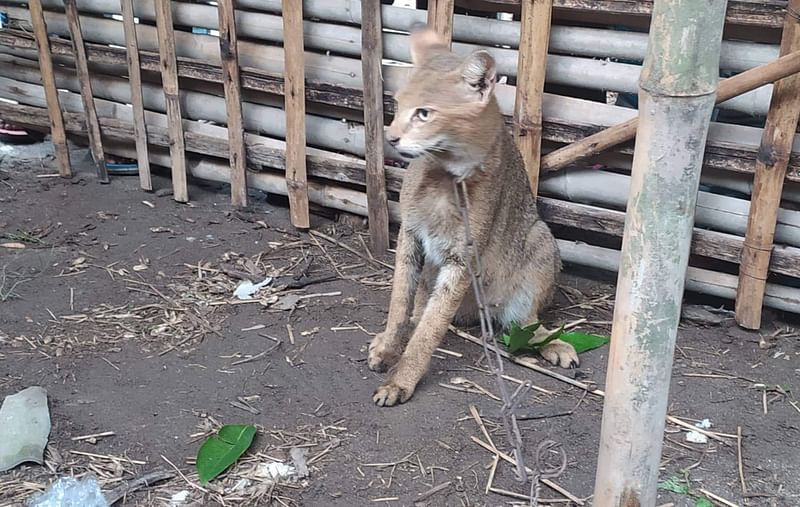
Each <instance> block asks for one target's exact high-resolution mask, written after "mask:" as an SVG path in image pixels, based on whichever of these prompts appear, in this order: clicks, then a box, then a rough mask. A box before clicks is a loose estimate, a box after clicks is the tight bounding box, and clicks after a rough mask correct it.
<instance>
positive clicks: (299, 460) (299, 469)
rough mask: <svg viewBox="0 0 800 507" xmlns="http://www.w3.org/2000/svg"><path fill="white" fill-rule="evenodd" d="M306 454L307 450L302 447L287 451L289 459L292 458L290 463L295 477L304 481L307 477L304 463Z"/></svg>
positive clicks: (306, 468) (306, 466)
mask: <svg viewBox="0 0 800 507" xmlns="http://www.w3.org/2000/svg"><path fill="white" fill-rule="evenodd" d="M306 454H308V449H305V448H303V447H292V448H291V449H290V450H289V457H291V458H292V463H294V469H295V475H297V478H298V479H304V478H306V477H308V464H307V463H306Z"/></svg>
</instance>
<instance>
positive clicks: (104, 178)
mask: <svg viewBox="0 0 800 507" xmlns="http://www.w3.org/2000/svg"><path fill="white" fill-rule="evenodd" d="M63 1H64V7H65V8H66V11H67V24H68V25H69V33H70V38H71V40H72V50H73V51H74V53H75V68H76V70H77V71H78V80H79V81H80V87H81V99H82V100H83V108H84V110H85V111H86V127H87V133H88V134H89V148H90V151H91V153H92V158H93V159H94V164H95V167H96V168H97V179H98V180H99V181H100V183H108V169H107V168H106V155H105V153H104V152H103V138H102V134H101V133H100V123H99V122H98V121H97V109H95V107H94V94H93V93H92V81H91V79H90V77H89V62H88V60H87V59H86V47H85V46H84V44H83V33H82V32H81V20H80V15H79V14H78V5H77V4H76V3H75V0H63Z"/></svg>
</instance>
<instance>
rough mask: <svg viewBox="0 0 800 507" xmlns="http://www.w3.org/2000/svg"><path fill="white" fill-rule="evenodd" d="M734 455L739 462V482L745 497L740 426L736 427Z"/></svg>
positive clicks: (745, 484)
mask: <svg viewBox="0 0 800 507" xmlns="http://www.w3.org/2000/svg"><path fill="white" fill-rule="evenodd" d="M736 457H737V460H736V461H737V462H738V464H739V482H740V483H741V486H742V496H743V497H747V483H746V482H745V480H744V461H743V460H742V427H741V426H737V427H736Z"/></svg>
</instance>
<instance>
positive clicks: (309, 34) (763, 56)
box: [11, 0, 777, 115]
mask: <svg viewBox="0 0 800 507" xmlns="http://www.w3.org/2000/svg"><path fill="white" fill-rule="evenodd" d="M17 1H19V0H17ZM55 1H56V0H47V2H48V3H51V2H55ZM58 1H60V0H58ZM359 1H360V0H359ZM110 2H112V0H102V1H99V0H98V1H96V2H92V3H91V4H84V3H81V4H79V5H80V7H81V11H82V12H83V11H90V12H100V13H104V12H109V11H110V10H111V9H112V7H110V6H109V3H110ZM152 2H153V0H144V1H142V3H141V4H139V3H137V8H136V12H137V13H141V15H142V16H143V19H148V18H153V17H154V14H153V12H152V11H153V9H152ZM306 4H307V2H304V4H303V5H304V8H305V6H306ZM334 4H335V3H334ZM112 5H113V3H112ZM335 5H338V4H335ZM139 6H141V7H139ZM401 10H409V9H401ZM11 11H21V9H16V8H12V9H11ZM383 11H385V9H384V10H382V12H383ZM22 12H24V13H27V11H22ZM419 13H420V14H424V11H420V12H419ZM47 15H48V18H49V19H52V18H57V17H58V14H57V13H52V12H48V13H47ZM12 16H15V14H12ZM173 17H174V18H173V20H174V21H175V23H176V24H177V25H186V26H204V27H211V28H213V27H215V26H218V20H217V17H218V15H217V12H216V10H215V9H214V7H212V6H204V5H200V4H187V3H184V2H173ZM236 18H237V30H239V32H240V36H245V35H247V36H248V38H250V37H254V38H255V39H260V40H261V41H268V42H270V43H274V42H281V41H282V35H283V30H282V29H281V28H280V27H281V26H282V20H281V18H280V17H278V16H272V15H266V14H260V13H254V12H242V11H238V12H237V16H236ZM358 18H359V19H360V16H359V17H358ZM479 20H480V21H483V22H486V23H487V24H491V25H492V28H493V30H495V31H496V33H497V35H498V40H497V41H490V43H489V44H490V47H484V48H483V49H486V50H488V51H489V52H490V53H491V54H492V55H493V57H494V58H495V61H496V63H497V71H498V74H499V75H507V76H516V75H517V63H518V60H519V56H518V51H516V50H513V49H507V48H502V47H497V43H498V42H500V39H501V38H502V39H503V40H505V39H507V38H508V36H507V35H505V32H509V33H515V34H516V35H517V38H516V40H514V44H515V45H516V44H518V43H519V33H520V32H519V29H516V30H514V29H512V28H511V27H510V26H504V25H503V23H505V24H507V25H511V24H512V22H505V21H498V22H497V23H500V25H499V26H497V25H495V24H494V23H490V21H491V20H488V19H485V18H480V19H479ZM48 24H50V21H49V20H48ZM93 24H95V25H104V30H103V33H102V34H101V35H99V37H98V38H97V40H98V41H99V42H102V43H113V42H114V40H115V39H116V38H119V35H120V34H119V33H115V32H119V24H118V23H116V22H115V21H113V20H103V19H100V18H93V17H86V18H85V19H84V20H83V28H84V32H85V33H86V34H87V40H88V34H89V33H91V29H92V27H93V26H92V25H93ZM471 25H474V24H471ZM409 26H410V25H403V27H402V28H401V29H408V27H409ZM55 27H56V28H57V26H55ZM148 28H151V27H149V26H146V25H139V27H138V31H139V35H140V39H141V40H142V42H143V43H144V41H145V39H146V33H147V29H148ZM517 28H518V26H517ZM560 28H564V27H553V30H556V31H557V29H560ZM566 28H570V30H571V31H570V32H568V33H567V35H566V36H564V35H562V36H560V37H559V39H560V40H562V41H563V40H564V39H565V37H569V38H568V40H570V41H571V40H572V38H575V39H578V40H580V42H581V45H580V47H582V48H587V47H594V48H595V49H594V51H593V52H587V53H590V55H589V56H596V55H598V54H600V55H601V56H602V58H603V59H596V58H579V57H576V56H565V55H562V54H551V55H550V56H549V57H548V60H547V72H546V77H547V80H548V83H551V84H563V85H566V86H578V87H581V88H588V89H593V90H612V91H618V92H629V93H636V92H637V82H638V79H639V73H640V71H641V67H640V66H639V65H634V64H629V63H620V62H614V61H606V59H607V58H609V57H612V56H613V55H614V54H620V55H623V56H621V57H620V58H625V55H626V54H627V53H626V52H624V51H620V50H618V49H617V50H614V48H616V47H617V46H619V45H623V46H624V43H625V42H626V41H628V40H629V37H630V35H631V34H628V33H625V32H613V31H611V30H598V31H595V32H590V33H589V34H586V33H584V32H575V31H574V30H576V29H574V27H566ZM304 29H305V32H304V44H305V45H306V48H307V49H308V48H314V49H316V50H320V51H329V52H333V53H336V54H337V55H349V56H352V57H359V56H360V55H361V31H360V29H358V28H356V27H352V26H342V25H335V24H331V23H324V22H318V21H306V22H304ZM52 30H53V28H51V31H52ZM598 32H605V33H604V34H602V33H598ZM623 33H624V34H625V35H624V36H621V35H620V34H623ZM501 34H503V36H502V37H500V35H501ZM636 35H638V36H641V37H644V38H645V39H646V37H647V36H646V34H636ZM175 36H176V44H177V46H178V55H179V56H180V57H183V56H190V57H193V58H198V59H202V60H204V61H207V60H208V59H209V57H210V52H211V51H214V57H216V54H217V44H216V41H214V40H213V38H210V37H206V36H204V35H193V34H190V33H188V32H180V31H178V32H177V33H176V34H175ZM407 38H408V37H407V36H406V35H403V34H397V33H384V34H383V42H384V57H385V58H388V59H394V60H399V61H409V50H408V41H407ZM617 38H621V39H622V40H621V41H620V42H619V43H618V44H617V45H615V46H611V47H610V49H611V50H613V51H612V52H610V53H608V54H603V53H602V52H601V50H602V48H603V47H604V46H610V45H609V44H603V43H598V42H597V41H598V39H600V40H611V41H613V40H616V39H617ZM552 39H553V37H551V45H552V44H553V41H552ZM119 44H124V41H123V42H121V43H119ZM639 45H640V46H641V44H639ZM563 46H564V47H566V49H563V50H561V51H565V52H567V53H568V54H570V55H573V54H574V55H577V54H578V53H575V52H574V51H572V49H570V48H571V47H572V46H573V44H566V45H563ZM753 46H756V47H757V48H758V46H767V47H768V49H770V50H773V49H774V55H775V56H777V46H772V45H765V44H761V45H753V44H751V45H749V46H747V49H748V50H751V49H752V48H753ZM143 48H144V46H143ZM452 48H453V51H454V52H455V53H457V54H462V55H466V54H469V53H471V52H473V51H474V50H476V49H478V48H481V46H479V45H476V44H464V43H453V46H452ZM155 49H157V46H155ZM759 49H761V51H755V50H754V52H755V53H757V55H756V56H754V57H753V59H751V60H745V59H744V58H743V57H741V55H740V57H739V64H738V66H739V67H742V66H743V67H745V68H750V67H752V66H753V65H754V63H758V62H763V61H765V60H766V61H769V60H770V59H772V54H771V53H770V51H765V50H764V48H759ZM641 51H642V54H643V49H642V50H641ZM585 52H586V51H585ZM239 53H240V62H239V63H240V65H241V66H242V67H256V68H269V69H270V70H271V71H273V72H274V73H275V74H277V75H280V76H281V77H282V75H283V67H282V61H283V55H282V53H281V48H280V47H278V46H276V45H272V46H265V45H264V44H263V43H262V42H251V41H246V40H240V44H239ZM737 53H741V49H739V51H738V52H737ZM214 60H216V58H214ZM212 61H213V60H212ZM215 63H217V64H218V63H219V62H218V61H216V62H215ZM345 64H349V65H348V66H347V68H345ZM278 65H280V68H276V67H278ZM356 69H357V70H356ZM406 72H407V69H404V68H401V67H396V66H392V65H385V66H384V67H383V75H384V81H385V84H386V87H387V89H389V90H394V89H397V86H398V85H399V84H400V83H402V82H405V80H406ZM322 74H325V75H332V76H334V77H335V79H336V80H337V82H339V83H340V84H349V85H351V86H352V85H353V83H354V82H355V81H356V80H357V82H358V85H359V86H360V84H361V63H360V62H359V61H356V60H354V59H353V58H342V57H341V56H333V55H325V56H323V55H320V54H319V53H315V52H309V53H307V54H306V76H307V78H310V79H314V78H320V77H321V75H322ZM769 88H770V86H766V87H764V88H762V89H759V90H754V91H752V92H750V93H748V94H747V95H746V96H742V97H736V98H734V99H731V100H728V101H725V102H724V103H722V104H720V106H719V107H720V108H723V109H730V110H735V111H740V112H744V113H746V114H751V115H764V114H766V112H767V109H768V104H769V95H770V90H769ZM308 98H309V99H311V97H308ZM510 99H511V100H509V103H508V107H507V110H508V111H509V112H510V111H512V110H513V97H511V98H510Z"/></svg>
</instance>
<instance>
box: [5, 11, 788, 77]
mask: <svg viewBox="0 0 800 507" xmlns="http://www.w3.org/2000/svg"><path fill="white" fill-rule="evenodd" d="M59 1H60V0H43V6H44V7H45V8H54V9H58V8H59V7H60V5H59V3H58V2H59ZM359 1H360V0H359ZM517 1H518V0H517ZM556 1H557V0H556ZM12 2H13V3H15V4H24V0H12ZM355 2H356V0H351V4H350V8H347V7H343V5H342V2H341V1H337V2H331V0H305V1H304V2H303V9H304V10H305V13H306V17H307V18H315V19H318V20H320V21H322V22H323V23H318V22H311V21H307V22H305V28H306V32H307V33H306V37H305V41H306V47H307V48H315V49H320V50H331V51H336V52H337V53H341V54H350V55H358V54H359V53H358V52H359V51H360V49H361V43H360V41H359V40H358V39H359V37H360V35H359V34H358V32H359V30H358V28H357V27H354V26H346V25H352V24H355V25H361V24H362V18H363V13H362V12H361V11H360V9H358V8H356V6H355V5H353V4H354V3H355ZM280 4H281V2H280V0H266V1H265V0H244V1H239V2H237V6H238V7H239V8H240V9H247V11H246V12H245V11H239V12H238V13H237V27H238V31H239V35H240V36H241V37H247V38H249V39H253V40H266V41H269V42H276V41H280V36H281V34H282V30H281V29H280V26H281V20H280V16H279V15H278V16H276V15H273V13H275V14H279V13H280V10H281V9H280ZM381 7H382V8H381V14H382V19H383V26H384V28H388V29H390V30H397V31H407V30H408V28H409V27H410V26H413V25H414V24H415V23H425V21H426V17H427V12H426V11H423V10H415V9H406V8H402V7H394V6H391V5H382V6H381ZM79 8H80V11H81V12H87V13H94V14H105V13H108V12H113V11H114V9H115V8H116V4H115V0H93V1H92V2H81V3H80V4H79ZM136 14H137V15H138V16H139V17H140V18H141V19H143V20H149V21H152V20H153V19H155V18H154V9H153V0H138V1H137V2H136ZM173 16H174V21H175V23H177V24H178V25H185V26H203V27H206V28H212V29H213V28H218V25H217V13H216V12H214V8H213V7H212V6H206V5H202V4H196V3H195V4H188V3H186V2H176V3H175V5H174V10H173ZM520 27H521V24H520V22H519V21H501V20H495V19H490V18H484V17H479V16H467V15H463V14H456V15H454V16H453V41H460V42H467V43H471V44H482V45H486V46H492V47H494V46H503V47H505V46H507V47H509V48H517V47H518V44H519V41H520ZM383 38H384V49H385V51H386V57H387V58H391V59H395V60H402V59H403V58H402V57H400V56H399V55H402V54H404V55H405V58H407V57H408V44H406V43H405V42H404V41H405V36H403V35H400V34H392V33H384V35H383ZM397 41H403V42H402V43H400V44H396V43H395V42H397ZM722 44H723V45H722V54H721V55H720V68H722V69H725V70H731V71H734V72H741V71H743V70H747V69H750V68H752V67H756V66H758V65H760V64H762V63H767V62H769V61H771V60H774V59H775V58H777V56H778V46H777V45H773V44H761V43H753V42H741V41H723V43H722ZM459 46H464V45H463V44H456V43H455V42H454V44H453V49H454V50H457V49H458V48H459ZM550 48H551V50H552V51H553V52H555V53H560V54H570V55H576V56H584V57H590V58H618V59H621V60H637V61H640V62H641V61H642V59H643V58H644V54H645V51H646V50H647V34H646V33H638V32H622V31H618V30H609V29H604V28H585V27H576V26H553V27H552V28H551V33H550ZM465 50H466V48H465ZM468 51H472V49H469V50H468ZM606 63H611V62H606Z"/></svg>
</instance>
